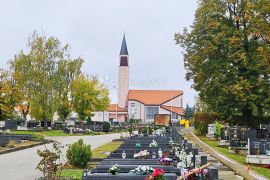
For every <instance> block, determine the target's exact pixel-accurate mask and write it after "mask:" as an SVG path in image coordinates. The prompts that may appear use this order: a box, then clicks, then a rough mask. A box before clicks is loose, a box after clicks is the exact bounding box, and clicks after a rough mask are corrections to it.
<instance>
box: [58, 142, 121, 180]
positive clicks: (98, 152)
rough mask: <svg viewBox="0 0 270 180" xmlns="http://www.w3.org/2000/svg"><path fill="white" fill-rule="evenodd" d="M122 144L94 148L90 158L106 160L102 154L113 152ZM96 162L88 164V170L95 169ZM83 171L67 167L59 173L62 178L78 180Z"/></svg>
mask: <svg viewBox="0 0 270 180" xmlns="http://www.w3.org/2000/svg"><path fill="white" fill-rule="evenodd" d="M122 143H123V142H121V141H112V142H110V143H107V144H105V145H103V146H101V147H99V148H96V149H94V150H93V151H92V153H93V154H92V158H102V159H104V158H106V157H107V155H106V154H104V153H105V152H113V151H115V150H116V149H117V148H118V147H119V146H120V145H121V144H122ZM96 165H97V162H90V163H89V164H88V166H87V168H88V169H92V168H94V167H96ZM83 170H84V169H78V168H74V167H72V166H69V167H67V168H66V169H64V170H63V171H62V173H61V176H62V177H66V178H68V177H72V179H74V180H80V179H81V178H82V173H83Z"/></svg>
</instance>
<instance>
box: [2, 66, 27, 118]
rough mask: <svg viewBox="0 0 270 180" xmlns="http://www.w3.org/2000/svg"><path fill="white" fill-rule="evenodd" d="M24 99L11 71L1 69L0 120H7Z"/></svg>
mask: <svg viewBox="0 0 270 180" xmlns="http://www.w3.org/2000/svg"><path fill="white" fill-rule="evenodd" d="M22 98H23V96H22V94H21V93H20V92H19V89H18V87H17V86H16V84H15V83H14V81H13V79H12V77H11V74H10V72H9V71H6V70H3V69H0V119H7V118H9V117H10V116H11V114H12V112H14V108H15V106H16V105H18V104H19V103H20V101H21V99H22Z"/></svg>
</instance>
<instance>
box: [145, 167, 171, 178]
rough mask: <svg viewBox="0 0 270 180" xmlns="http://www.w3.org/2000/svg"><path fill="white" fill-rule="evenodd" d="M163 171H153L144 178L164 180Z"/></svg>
mask: <svg viewBox="0 0 270 180" xmlns="http://www.w3.org/2000/svg"><path fill="white" fill-rule="evenodd" d="M164 173H165V171H164V170H163V169H154V172H153V173H152V174H151V176H150V177H149V178H148V177H146V179H145V180H166V178H165V176H164Z"/></svg>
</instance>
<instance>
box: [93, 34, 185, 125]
mask: <svg viewBox="0 0 270 180" xmlns="http://www.w3.org/2000/svg"><path fill="white" fill-rule="evenodd" d="M118 78H119V79H118V103H117V104H110V105H109V108H108V111H106V112H95V113H94V114H95V115H94V117H93V118H92V120H93V121H111V122H112V121H113V122H125V121H127V120H128V119H140V120H141V121H142V122H144V123H151V122H153V121H154V117H155V115H156V114H169V115H171V119H172V121H178V120H179V119H181V117H182V116H183V114H184V109H183V91H181V90H131V89H129V55H128V49H127V43H126V38H125V35H124V37H123V40H122V45H121V50H120V55H119V73H118Z"/></svg>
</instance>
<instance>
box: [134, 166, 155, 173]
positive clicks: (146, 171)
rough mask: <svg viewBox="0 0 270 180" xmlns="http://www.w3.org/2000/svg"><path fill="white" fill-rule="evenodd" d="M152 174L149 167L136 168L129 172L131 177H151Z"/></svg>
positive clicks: (151, 169) (152, 170)
mask: <svg viewBox="0 0 270 180" xmlns="http://www.w3.org/2000/svg"><path fill="white" fill-rule="evenodd" d="M153 172H154V169H153V168H151V167H150V166H138V167H137V168H135V169H132V170H130V171H129V174H131V175H151V174H152V173H153Z"/></svg>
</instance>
